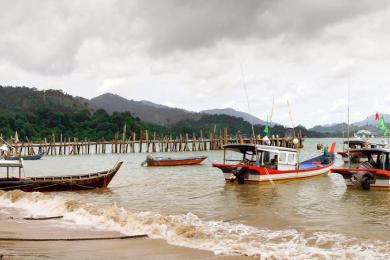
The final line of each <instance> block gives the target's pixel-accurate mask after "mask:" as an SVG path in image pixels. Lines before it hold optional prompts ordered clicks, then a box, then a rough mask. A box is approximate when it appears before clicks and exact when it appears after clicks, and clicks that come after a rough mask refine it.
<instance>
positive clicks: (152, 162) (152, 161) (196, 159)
mask: <svg viewBox="0 0 390 260" xmlns="http://www.w3.org/2000/svg"><path fill="white" fill-rule="evenodd" d="M206 159H207V157H206V156H191V157H182V158H171V157H152V156H150V155H148V156H147V157H146V161H144V162H143V163H142V165H145V164H146V165H147V166H179V165H194V164H200V163H201V162H203V161H204V160H206Z"/></svg>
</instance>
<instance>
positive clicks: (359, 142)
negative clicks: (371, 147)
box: [343, 137, 368, 150]
mask: <svg viewBox="0 0 390 260" xmlns="http://www.w3.org/2000/svg"><path fill="white" fill-rule="evenodd" d="M367 145H368V142H367V141H365V140H363V139H362V138H359V137H357V138H351V139H349V141H348V140H347V141H344V147H343V148H344V150H348V149H363V148H365V147H367Z"/></svg>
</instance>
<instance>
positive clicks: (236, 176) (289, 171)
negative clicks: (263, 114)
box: [213, 144, 335, 184]
mask: <svg viewBox="0 0 390 260" xmlns="http://www.w3.org/2000/svg"><path fill="white" fill-rule="evenodd" d="M334 149H335V144H332V148H331V149H330V151H329V152H327V151H324V153H323V155H320V156H316V157H313V158H311V159H309V160H306V161H304V162H301V163H299V162H298V151H297V150H296V149H292V148H285V147H277V146H269V145H258V144H228V145H225V146H224V163H222V164H218V163H213V167H216V168H219V169H221V170H222V172H223V174H224V177H225V180H226V181H227V182H235V181H237V182H238V183H245V182H248V183H271V184H273V182H274V181H288V180H298V179H305V178H309V177H315V176H320V175H323V174H326V173H328V172H329V170H330V169H331V167H332V166H333V164H334ZM227 152H229V153H231V154H227Z"/></svg>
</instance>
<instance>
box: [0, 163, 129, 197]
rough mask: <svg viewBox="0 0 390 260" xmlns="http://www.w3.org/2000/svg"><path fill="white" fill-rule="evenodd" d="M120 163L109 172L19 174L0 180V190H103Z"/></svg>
mask: <svg viewBox="0 0 390 260" xmlns="http://www.w3.org/2000/svg"><path fill="white" fill-rule="evenodd" d="M15 163H16V162H15ZM122 163H123V162H118V163H116V164H115V166H114V167H113V168H112V169H110V170H106V171H101V172H95V173H89V174H82V175H65V176H43V177H30V178H21V177H20V172H19V177H11V178H10V177H8V176H7V178H0V190H4V191H9V190H15V189H18V190H22V191H26V192H32V191H41V192H46V191H74V190H91V189H96V188H105V187H107V185H108V184H109V183H110V182H111V180H112V178H113V177H114V176H115V174H116V173H117V172H118V170H119V169H120V167H121V166H122ZM15 165H16V164H15ZM4 167H7V166H4Z"/></svg>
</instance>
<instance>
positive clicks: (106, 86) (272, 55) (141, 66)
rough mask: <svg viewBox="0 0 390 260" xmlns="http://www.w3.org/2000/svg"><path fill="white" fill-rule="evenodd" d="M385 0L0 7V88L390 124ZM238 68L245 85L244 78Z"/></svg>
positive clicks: (284, 119)
mask: <svg viewBox="0 0 390 260" xmlns="http://www.w3.org/2000/svg"><path fill="white" fill-rule="evenodd" d="M389 26H390V1H387V0H367V1H365V0H355V1H350V0H337V1H325V0H322V1H317V0H296V1H291V0H272V1H269V0H264V1H260V0H256V1H255V0H253V1H250V0H247V1H246V0H236V1H231V0H207V1H196V0H193V1H187V0H160V1H159V0H149V1H146V0H142V1H141V0H140V1H135V0H132V1H125V0H124V1H115V0H93V1H87V0H83V1H70V0H66V1H52V0H47V1H41V0H34V1H27V0H26V1H19V0H8V1H7V0H0V84H1V85H24V86H28V87H35V88H38V89H48V88H55V89H63V90H64V91H65V92H67V93H69V94H72V95H77V96H82V97H86V98H92V97H94V96H97V95H100V94H103V93H105V92H111V93H116V94H119V95H121V96H123V97H126V98H128V99H135V100H150V101H152V102H155V103H160V104H165V105H169V106H175V107H180V108H185V109H188V110H193V111H200V110H204V109H211V108H224V107H233V108H235V109H237V110H241V111H245V112H248V105H247V101H246V97H245V90H244V87H243V85H244V84H246V86H247V90H248V96H249V103H250V109H251V112H252V114H254V115H256V116H258V117H261V118H265V117H266V115H267V114H269V113H270V112H271V107H272V97H275V101H276V102H275V103H276V104H275V110H274V114H273V116H274V117H273V120H274V121H277V122H281V123H284V124H287V125H289V124H290V119H289V116H288V108H287V105H286V103H287V100H289V102H290V104H291V110H292V116H293V121H294V123H295V124H303V125H305V126H308V127H310V126H313V125H316V124H327V123H334V122H341V121H346V99H347V98H346V97H347V88H348V84H349V85H350V89H351V121H358V120H362V119H364V118H366V117H367V116H368V115H369V114H373V113H375V112H376V111H377V110H378V111H380V112H383V113H390V106H389V104H390V88H389V87H390V73H389V72H390V62H389V61H390V60H389V58H390V30H389ZM241 66H242V68H243V69H242V71H243V75H242V73H241V69H240V67H241Z"/></svg>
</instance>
